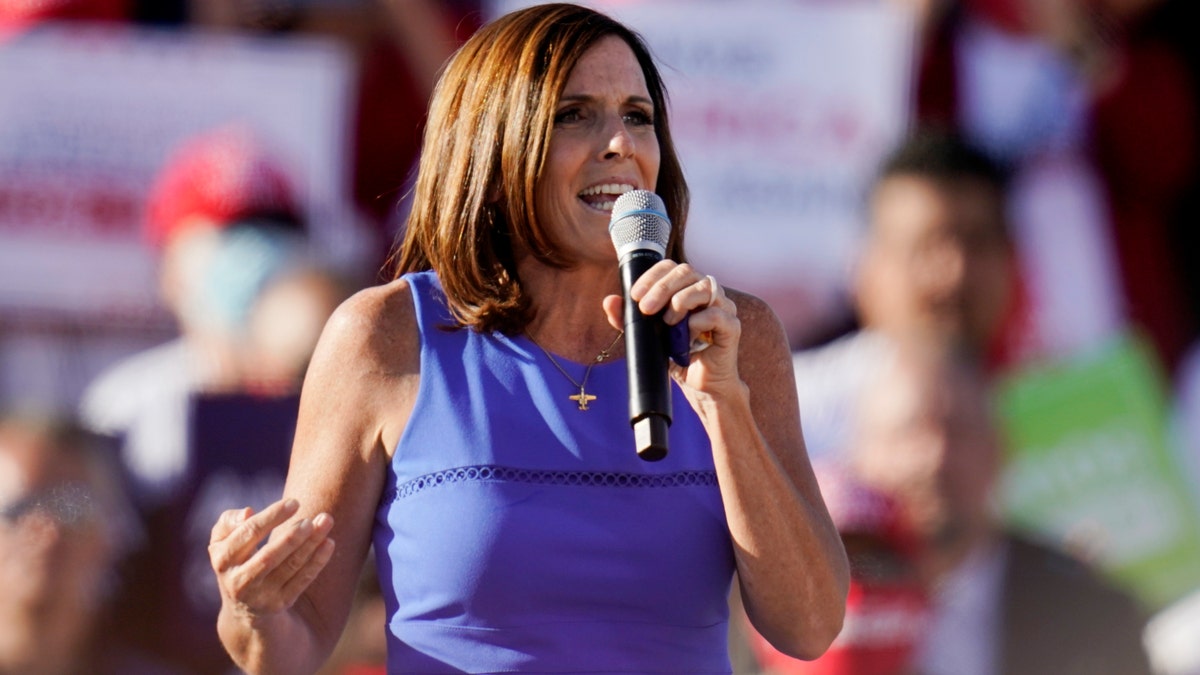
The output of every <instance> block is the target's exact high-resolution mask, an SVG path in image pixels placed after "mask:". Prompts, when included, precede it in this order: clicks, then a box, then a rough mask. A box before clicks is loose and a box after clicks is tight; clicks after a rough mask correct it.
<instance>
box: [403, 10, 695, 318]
mask: <svg viewBox="0 0 1200 675" xmlns="http://www.w3.org/2000/svg"><path fill="white" fill-rule="evenodd" d="M609 35H614V36H617V37H619V38H621V39H622V40H624V41H625V42H626V43H627V44H628V45H629V46H630V48H631V49H632V50H633V53H634V54H635V55H636V57H637V60H638V63H639V65H640V66H641V69H642V73H643V75H644V76H645V78H646V87H647V89H648V90H649V93H650V98H651V100H652V101H653V103H654V109H655V114H654V127H655V133H656V135H657V137H658V143H659V148H660V153H661V160H660V163H659V172H658V178H657V191H658V194H659V196H661V197H662V199H663V202H664V203H665V204H666V207H667V215H668V216H669V217H670V219H671V222H672V224H673V227H672V232H671V241H670V242H669V243H668V247H667V256H668V257H670V258H672V259H674V260H677V261H680V262H682V261H683V260H684V255H683V232H684V223H685V221H686V218H687V206H688V189H687V184H686V182H685V181H684V177H683V169H682V167H681V166H680V164H679V159H678V157H677V155H676V153H675V146H674V144H673V143H672V141H671V134H670V130H669V126H668V124H667V99H666V89H665V87H664V85H663V82H662V78H661V76H660V75H659V72H658V70H657V68H656V67H655V65H654V62H653V58H652V57H651V55H650V52H649V49H648V48H647V47H646V45H645V43H644V42H643V40H642V39H641V37H640V36H638V35H637V34H636V33H635V32H633V31H631V30H630V29H628V28H626V27H625V26H623V25H621V24H620V23H617V22H616V21H614V20H613V19H611V18H609V17H607V16H605V15H603V14H600V13H598V12H595V11H593V10H590V9H586V8H583V7H579V6H576V5H570V4H549V5H539V6H535V7H530V8H528V9H524V10H518V11H515V12H512V13H510V14H507V15H505V16H503V17H501V18H499V19H497V20H496V21H494V22H492V23H490V24H488V25H486V26H484V27H483V28H481V29H480V30H479V31H478V32H476V33H475V35H474V36H472V37H471V39H470V40H468V41H467V42H466V44H464V45H463V46H462V47H461V48H460V49H459V50H458V52H457V53H456V54H455V55H454V57H453V58H452V59H451V60H450V62H449V64H448V65H447V67H446V70H445V72H444V73H443V74H442V76H441V78H440V79H439V81H438V84H437V86H436V87H435V89H434V92H433V97H432V99H431V101H430V106H429V118H428V121H427V125H426V129H425V139H424V149H423V151H422V155H421V162H420V165H419V167H418V173H417V182H416V188H415V192H414V195H413V207H412V211H411V212H410V214H409V217H408V223H407V225H406V230H405V233H404V238H403V241H402V242H401V244H400V249H399V251H398V252H397V253H396V254H393V261H394V263H395V276H396V277H399V276H400V275H402V274H404V273H406V272H415V271H422V270H429V269H432V270H435V271H436V272H437V273H438V277H439V279H440V280H441V283H442V288H443V289H444V290H445V293H446V297H447V300H448V302H449V305H450V311H451V312H452V313H453V315H454V318H455V320H456V321H457V322H458V323H459V325H461V326H467V327H471V328H474V329H476V330H481V331H490V330H499V331H502V332H505V333H508V334H515V333H519V332H521V331H522V330H524V328H525V326H526V325H527V324H528V323H529V321H530V320H531V319H532V318H533V317H532V310H531V307H530V304H529V299H528V298H527V297H526V296H525V294H524V293H523V292H522V288H521V282H520V279H519V278H518V277H517V270H516V264H515V257H514V251H515V250H528V251H529V252H530V253H531V254H532V255H533V256H534V257H536V258H537V259H538V260H539V261H541V262H543V263H545V264H547V265H551V266H554V267H558V268H566V267H568V266H570V265H571V264H572V261H571V260H570V259H568V258H567V256H565V255H564V254H563V253H562V252H561V251H559V250H557V248H556V247H555V245H554V240H553V238H552V237H551V235H550V234H549V233H548V232H547V231H546V229H545V227H544V226H543V225H542V224H541V223H539V222H538V220H537V215H536V213H535V209H534V193H535V189H536V187H537V184H538V179H539V177H540V176H541V172H542V167H543V165H544V162H545V156H546V148H547V146H548V144H549V140H550V134H551V132H552V131H553V126H554V125H553V121H554V111H555V109H556V107H557V106H558V101H559V96H560V95H561V93H562V89H563V87H564V86H565V85H566V81H567V78H568V77H569V76H570V74H571V70H572V69H573V68H574V67H575V64H576V63H577V62H578V61H579V59H580V57H581V56H582V55H583V54H584V52H586V51H587V50H588V49H589V48H590V47H591V46H592V45H594V44H595V43H596V42H597V41H598V40H600V39H601V38H603V37H606V36H609Z"/></svg>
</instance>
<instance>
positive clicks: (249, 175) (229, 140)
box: [0, 0, 303, 247]
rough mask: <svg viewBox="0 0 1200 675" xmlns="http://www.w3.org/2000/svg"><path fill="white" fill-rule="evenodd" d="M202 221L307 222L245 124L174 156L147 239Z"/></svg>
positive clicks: (153, 203) (284, 178)
mask: <svg viewBox="0 0 1200 675" xmlns="http://www.w3.org/2000/svg"><path fill="white" fill-rule="evenodd" d="M0 1H2V0H0ZM196 218H200V219H203V220H205V221H208V222H209V223H211V224H212V225H215V226H217V227H224V226H227V225H230V224H232V223H235V222H239V221H244V220H248V219H271V220H277V221H282V222H290V223H293V224H296V225H299V224H301V223H302V222H303V221H302V218H301V216H300V206H299V199H298V197H297V194H296V190H295V186H294V184H293V182H292V179H291V176H290V175H289V174H288V172H287V171H286V170H285V168H284V166H283V165H282V164H281V163H280V162H279V160H278V158H277V157H275V156H274V155H272V154H271V153H270V152H269V151H268V149H267V148H266V146H265V145H264V144H263V142H262V141H261V139H259V138H258V137H257V136H256V135H255V134H254V133H253V132H252V131H251V130H249V129H248V128H246V127H244V126H241V125H234V126H228V127H221V128H219V129H216V130H214V131H211V132H207V133H204V134H201V135H199V136H196V137H193V138H191V139H189V140H187V141H185V142H184V143H183V144H182V145H180V146H179V147H178V148H177V149H176V150H175V151H174V152H173V153H172V154H171V155H170V156H169V157H168V159H167V162H166V164H165V166H164V167H163V169H162V170H161V171H160V172H159V175H158V178H157V179H156V180H155V182H154V185H153V186H152V187H151V189H150V194H149V197H148V199H147V204H146V230H145V234H146V239H147V240H148V241H149V242H150V243H151V244H152V245H154V246H156V247H160V246H162V245H164V244H165V243H166V242H167V241H169V240H170V239H171V237H173V236H174V235H175V234H176V233H177V232H178V231H179V229H180V227H182V226H185V225H186V224H187V223H189V222H194V220H195V219H196Z"/></svg>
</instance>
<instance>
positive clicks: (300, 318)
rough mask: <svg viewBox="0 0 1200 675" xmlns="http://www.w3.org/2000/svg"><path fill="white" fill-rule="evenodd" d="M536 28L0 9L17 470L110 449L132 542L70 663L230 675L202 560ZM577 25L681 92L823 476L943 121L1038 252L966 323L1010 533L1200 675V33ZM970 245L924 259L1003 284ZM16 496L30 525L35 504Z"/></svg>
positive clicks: (728, 232) (987, 6)
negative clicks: (464, 92)
mask: <svg viewBox="0 0 1200 675" xmlns="http://www.w3.org/2000/svg"><path fill="white" fill-rule="evenodd" d="M524 4H529V3H527V2H516V1H508V0H157V1H151V0H0V92H2V94H0V411H5V414H6V415H11V416H13V417H14V418H16V419H23V420H26V422H23V423H22V424H21V425H17V427H16V428H21V429H26V428H32V429H34V430H40V431H37V433H32V432H30V433H26V432H22V433H21V434H17V435H16V436H19V437H20V438H21V439H27V438H29V437H31V434H32V437H37V438H42V439H43V440H42V441H38V442H37V443H32V442H26V441H24V440H23V441H22V444H20V447H22V448H26V447H32V446H38V447H42V446H62V445H64V444H66V445H70V444H75V445H79V443H76V442H75V441H74V440H71V441H69V442H68V441H67V440H63V439H64V438H66V436H63V435H62V434H59V435H57V436H56V435H54V434H50V433H49V432H46V431H45V429H46V428H48V427H47V423H45V422H44V421H43V422H38V423H37V424H33V423H31V422H29V420H30V419H37V420H44V419H45V417H46V416H47V415H50V416H52V417H54V418H55V419H58V422H57V424H60V425H61V424H74V425H78V426H79V427H80V429H79V431H80V432H81V433H87V434H97V435H98V437H100V438H102V439H108V441H107V442H105V443H96V444H94V445H97V446H105V447H99V449H98V450H97V452H98V453H100V454H101V455H104V456H106V457H110V458H111V459H112V461H113V466H114V467H115V470H116V471H117V473H119V474H120V475H121V480H122V481H123V482H124V483H123V484H125V485H127V486H128V487H127V493H128V500H127V501H128V504H127V505H126V506H123V507H122V508H123V509H126V510H127V511H128V512H129V513H132V514H136V517H133V516H130V517H128V518H126V519H125V520H128V521H129V523H128V526H127V527H124V528H122V533H121V535H120V537H117V540H118V541H117V543H113V544H112V546H109V547H105V548H104V553H103V555H99V554H98V555H96V556H95V559H96V565H98V566H99V567H100V568H101V569H100V571H99V572H96V574H100V575H101V576H103V577H104V578H105V579H107V580H108V582H107V583H106V585H105V589H106V590H105V592H103V593H100V594H98V595H97V597H98V598H102V599H96V598H91V596H89V598H90V599H87V600H86V601H87V602H89V603H92V604H94V605H96V606H97V607H98V609H97V610H96V615H97V616H98V617H105V618H107V619H109V620H107V621H105V620H103V619H98V620H97V621H96V624H97V625H96V626H94V627H93V630H81V631H80V634H81V635H83V636H84V637H80V638H78V640H77V641H76V646H72V647H70V648H63V650H64V651H66V652H72V651H77V652H78V653H79V654H91V653H93V652H94V651H95V650H97V649H98V647H97V646H96V645H97V643H98V642H101V641H103V642H106V643H108V644H117V645H121V650H120V651H121V653H120V654H117V655H115V656H114V655H112V654H105V656H104V659H108V660H106V661H104V663H109V662H112V663H119V664H121V665H120V666H119V667H114V669H113V670H112V671H111V672H132V673H137V672H147V673H154V672H162V673H189V672H198V673H221V672H228V671H229V665H228V663H227V662H226V661H225V660H224V658H223V654H222V653H221V652H220V647H219V645H218V644H216V643H215V635H213V634H212V630H211V626H212V623H211V620H212V617H213V616H214V615H215V614H214V612H215V609H214V608H215V606H216V604H215V603H216V602H217V600H216V598H215V584H214V583H213V581H212V579H211V578H210V577H211V572H210V571H209V570H208V568H207V555H206V553H205V548H204V547H205V546H206V544H207V536H208V528H209V527H210V526H211V523H212V522H213V520H214V519H215V517H216V514H218V513H220V512H221V511H222V510H224V509H225V508H230V507H232V506H240V505H244V504H251V505H254V504H266V503H269V502H270V501H272V500H273V499H274V498H275V497H276V496H277V495H278V493H279V490H280V489H281V486H282V479H283V475H284V471H285V468H286V457H287V451H288V447H289V444H290V436H291V432H292V429H293V425H294V415H295V405H296V396H297V392H298V386H299V382H300V380H301V378H302V377H303V372H304V368H305V365H306V363H307V358H308V356H309V353H310V352H311V349H312V346H313V344H314V342H315V339H316V336H317V334H318V333H319V330H320V327H321V325H322V324H323V322H324V320H325V318H326V317H327V316H328V314H329V312H331V311H332V309H333V307H335V306H336V305H337V303H338V302H340V301H341V300H342V299H344V298H345V297H347V296H348V295H349V294H350V293H352V292H353V291H354V290H356V289H359V288H362V287H364V286H367V285H371V284H375V283H379V282H381V281H383V280H385V279H387V278H388V277H389V276H390V275H389V274H388V273H387V272H386V270H385V269H384V268H385V261H386V259H387V255H388V252H389V250H390V247H391V245H392V243H393V241H394V240H395V239H396V236H397V234H398V233H399V231H400V229H401V227H402V223H403V217H404V213H405V197H406V194H407V183H408V181H409V179H410V178H411V175H410V174H411V170H412V167H413V166H414V162H415V160H416V158H417V155H418V153H419V151H420V137H421V129H422V125H423V120H424V115H425V106H426V102H427V100H428V97H429V94H430V92H431V90H432V87H433V84H434V82H435V80H436V77H437V75H438V72H439V69H440V67H441V65H442V64H443V63H444V61H445V60H446V58H448V57H449V55H450V54H451V53H452V52H453V50H454V49H455V48H456V47H457V46H458V45H459V44H461V43H462V41H463V40H465V39H466V38H467V37H469V36H470V35H471V33H472V32H473V31H474V30H475V29H476V28H477V27H478V26H479V25H480V24H481V23H482V22H484V21H486V20H487V19H488V18H490V17H491V16H493V15H495V14H497V13H500V12H504V11H507V10H510V9H513V8H516V7H518V6H521V5H524ZM587 4H590V5H592V6H596V7H598V8H601V9H604V10H606V11H610V12H611V13H612V14H614V15H615V16H616V17H617V18H619V19H621V20H624V21H625V22H627V23H628V24H629V25H631V26H633V27H634V28H636V29H637V30H638V31H639V32H641V33H642V34H643V35H644V36H645V38H646V39H647V41H648V42H649V44H650V46H651V48H652V49H653V51H654V52H655V54H656V56H657V57H658V58H659V60H660V63H661V65H662V68H663V71H664V74H665V76H666V80H667V86H668V90H669V94H670V98H671V102H672V108H671V110H670V116H671V125H672V130H673V134H674V137H675V141H676V144H677V146H678V147H679V149H680V153H681V155H682V159H683V162H684V167H685V171H686V173H687V176H688V180H689V184H690V186H691V189H692V194H693V203H692V208H691V212H690V216H689V220H688V240H689V254H690V256H691V257H692V259H693V261H694V262H695V263H696V264H697V265H698V266H702V268H703V269H704V270H705V271H712V272H713V274H714V275H716V276H717V277H718V278H720V279H722V281H723V282H724V283H726V284H727V285H730V286H734V287H738V288H741V289H744V290H747V291H750V292H753V293H755V294H757V295H760V296H761V297H763V298H765V299H766V300H767V301H768V302H770V304H771V305H772V306H773V307H774V308H775V310H776V312H777V313H778V314H779V316H780V318H781V319H782V320H783V322H784V325H785V327H786V329H787V331H788V335H789V337H790V339H791V341H792V347H793V349H794V350H795V352H796V353H797V356H798V361H797V378H798V386H799V387H800V389H801V391H800V393H801V400H802V407H801V412H802V418H803V419H804V424H805V427H806V437H807V438H808V439H809V445H810V452H811V453H812V454H813V455H814V459H816V458H819V457H824V456H826V455H830V456H832V455H835V454H837V453H838V452H839V444H841V443H845V441H839V440H838V434H837V433H836V432H828V433H827V431H828V429H829V428H830V427H831V426H832V427H836V426H837V425H839V424H840V425H843V426H845V425H849V424H851V422H849V421H848V420H846V419H842V418H841V417H839V414H840V413H839V412H838V411H837V410H835V409H833V407H831V406H826V405H825V404H824V403H823V401H824V399H823V398H822V396H823V395H824V393H825V392H827V391H829V390H836V389H838V388H839V387H841V386H842V384H841V382H840V378H844V377H853V375H847V374H846V373H845V372H843V371H840V370H835V369H821V368H815V369H813V368H808V367H804V366H803V365H802V361H803V360H804V358H805V357H804V355H806V354H810V353H816V352H817V351H819V350H821V349H822V348H825V347H827V346H829V345H831V344H836V343H837V341H838V340H839V339H842V338H844V337H845V336H847V335H849V334H852V333H854V332H856V331H858V330H860V329H864V328H870V327H871V326H870V324H871V320H870V318H871V317H869V316H865V315H864V312H863V306H862V305H863V299H862V297H861V296H860V293H861V289H860V288H859V287H858V285H857V284H858V281H857V276H856V275H858V274H860V273H861V271H862V268H863V265H864V262H863V260H864V254H865V251H867V249H868V240H869V239H870V232H871V226H870V222H869V221H870V220H871V215H870V209H869V201H870V199H869V195H870V190H871V187H872V185H873V182H874V180H875V178H876V176H877V173H878V171H879V169H880V164H881V162H882V161H883V160H884V159H885V157H887V156H888V155H889V153H890V152H891V151H892V150H893V149H895V148H896V147H897V146H898V145H899V144H901V142H902V141H904V140H905V139H906V138H908V137H909V136H910V135H911V134H912V133H913V132H914V131H915V130H918V129H924V128H929V127H937V128H939V129H943V130H949V131H952V132H954V133H955V134H957V135H959V136H961V137H962V138H963V139H965V140H966V141H967V142H969V143H971V144H973V145H974V146H976V147H977V148H978V149H980V150H981V151H982V152H983V153H985V154H986V155H987V156H988V157H989V158H990V159H991V161H993V162H994V163H995V164H996V165H997V166H999V167H1001V169H1002V170H1003V172H1004V174H1005V177H1006V183H1005V193H1004V194H1005V196H1004V212H1005V216H1006V225H1005V236H1006V237H1007V238H1008V239H1009V240H1010V243H1008V244H1006V246H1010V247H1011V257H1010V258H1006V260H1007V262H1005V263H1004V265H1003V268H1004V269H1003V270H1002V273H1000V272H998V273H997V274H1002V275H1001V276H997V277H996V279H1001V280H1000V281H995V282H994V283H993V287H1001V291H1000V292H997V293H995V294H993V295H990V296H989V295H987V294H982V295H979V296H971V297H966V298H964V299H963V300H962V302H964V303H975V305H978V307H975V308H974V309H968V310H964V311H970V312H974V311H979V312H982V313H985V314H989V315H994V316H995V317H996V318H995V321H994V323H995V326H993V327H992V329H990V331H989V332H988V334H987V335H986V336H983V337H982V338H981V352H982V358H983V360H984V362H985V365H986V368H987V371H988V373H989V382H990V386H991V387H992V389H993V392H992V393H993V394H994V399H995V409H996V415H997V419H998V424H999V427H1000V430H1001V432H1002V433H1001V435H1002V437H1003V439H1004V448H1003V449H1004V453H1005V465H1004V471H1003V476H1002V480H1001V481H1000V486H1001V487H1000V488H999V489H998V497H997V503H996V504H995V508H996V510H997V512H998V513H1000V514H1001V516H1002V517H1003V519H1004V520H1005V521H1006V522H1007V523H1009V524H1011V525H1012V526H1013V527H1017V528H1020V529H1022V530H1024V531H1029V532H1035V533H1038V534H1039V535H1040V536H1043V537H1045V538H1046V539H1047V540H1050V541H1053V542H1055V543H1056V544H1058V545H1060V546H1061V547H1062V548H1063V550H1065V551H1069V552H1071V553H1072V554H1073V555H1077V556H1079V557H1080V558H1081V559H1085V560H1087V561H1088V562H1089V563H1091V564H1095V565H1096V566H1097V567H1098V568H1099V569H1101V570H1103V572H1104V573H1105V574H1106V575H1107V577H1108V578H1110V579H1111V580H1112V581H1113V583H1115V584H1117V585H1119V586H1121V587H1123V588H1124V589H1126V590H1128V591H1129V592H1130V593H1131V594H1133V595H1134V596H1135V597H1136V598H1137V599H1138V601H1139V602H1140V603H1141V604H1142V605H1143V607H1144V608H1145V610H1146V612H1147V614H1148V615H1152V616H1154V617H1155V619H1154V621H1152V622H1151V623H1150V624H1149V626H1150V627H1149V629H1148V630H1147V632H1146V636H1145V639H1146V644H1147V646H1148V649H1149V651H1150V653H1151V657H1152V659H1153V661H1154V664H1155V667H1156V669H1157V670H1158V671H1159V672H1160V673H1162V674H1164V675H1176V674H1180V673H1200V607H1198V605H1200V599H1197V598H1200V596H1197V595H1196V593H1197V591H1198V590H1200V506H1198V505H1200V350H1197V345H1200V342H1198V340H1200V227H1198V226H1200V60H1198V59H1200V56H1198V54H1197V46H1198V45H1200V39H1198V38H1200V23H1197V22H1196V21H1195V20H1194V19H1187V18H1186V17H1187V16H1191V12H1189V10H1187V9H1186V8H1187V7H1188V6H1191V5H1192V4H1194V3H1191V2H1188V0H840V1H835V0H746V1H742V2H732V1H728V0H725V1H722V0H693V1H691V2H683V1H681V0H675V1H672V2H650V1H645V2H641V1H638V0H609V1H607V2H590V3H587ZM971 245H972V244H970V243H969V242H968V243H967V244H964V246H965V247H966V248H965V249H964V251H965V252H964V253H963V254H962V256H961V259H956V260H955V261H950V262H946V260H945V259H944V258H939V257H937V256H932V257H921V256H922V255H923V254H921V252H920V251H919V250H917V249H914V250H913V252H912V254H911V256H910V257H911V260H909V263H908V264H911V265H914V266H916V267H919V268H920V269H921V270H927V269H935V270H937V269H941V267H939V266H945V265H951V266H953V265H962V266H964V269H965V270H966V271H960V273H961V274H962V275H963V276H964V277H966V276H969V275H970V274H976V275H977V276H979V275H985V274H989V273H990V272H988V271H987V269H988V268H986V265H987V263H986V262H981V260H982V259H981V258H979V257H977V256H976V257H972V256H973V254H972V249H970V247H971ZM898 278H899V277H898ZM885 283H892V282H885ZM895 283H897V284H899V283H901V282H900V281H896V282H895ZM981 283H982V282H981ZM806 389H808V390H810V392H811V391H816V392H817V394H814V395H809V394H806ZM810 399H811V400H812V403H811V404H808V403H806V402H808V401H809V400H810ZM810 422H811V428H810ZM30 425H32V426H30ZM50 426H53V425H50ZM53 428H59V427H53ZM16 436H14V437H16ZM4 438H5V436H4V435H3V434H0V450H4V452H9V451H10V449H6V448H5V447H4V445H3V443H4V441H3V439H4ZM47 438H49V439H51V440H45V439H47ZM70 438H75V437H73V436H72V437H70ZM31 443H32V445H31ZM13 447H16V445H14V446H13ZM11 451H12V452H16V451H15V450H11ZM22 452H25V451H22ZM21 456H22V457H24V456H25V455H21ZM14 466H16V465H14ZM21 466H24V465H21ZM0 471H11V472H13V473H12V475H13V476H14V478H13V479H12V480H8V481H6V480H5V477H4V476H0V488H3V489H4V490H6V491H3V492H0V502H3V503H2V504H0V506H3V508H4V518H5V522H6V523H8V524H7V525H5V527H16V526H17V525H18V524H19V522H20V518H21V513H23V512H20V511H19V510H17V511H14V510H13V507H12V505H13V504H17V503H20V500H21V498H22V496H23V495H24V494H25V493H27V492H30V490H32V489H33V488H31V487H29V486H31V485H35V484H36V483H37V480H35V479H34V478H28V479H27V480H26V479H18V478H15V476H18V475H19V474H18V473H17V472H18V471H19V469H10V468H9V467H8V466H7V465H0ZM31 471H32V470H31ZM35 474H36V475H41V474H38V473H37V472H33V473H30V476H33V475H35ZM20 475H23V474H20ZM10 487H11V489H10ZM89 503H91V502H89ZM122 512H123V513H124V512H125V511H122ZM122 522H124V521H122ZM4 541H5V540H3V539H0V545H5V544H4ZM118 543H119V545H117V544H118ZM113 551H119V553H120V554H119V555H117V554H115V553H113ZM0 553H3V551H0ZM64 573H65V572H64ZM373 589H374V590H373ZM377 600H378V596H377V589H375V586H374V580H373V578H372V577H371V575H370V573H369V571H367V572H365V573H364V581H363V597H362V602H361V608H360V609H361V616H360V614H358V613H356V615H355V619H354V622H355V623H354V624H353V625H360V623H361V625H365V626H368V629H367V631H366V632H365V633H363V634H360V633H358V632H357V631H353V630H352V631H348V634H347V635H348V638H347V645H346V646H345V647H344V648H343V650H342V651H339V653H338V657H337V658H336V659H335V663H333V664H331V666H330V670H329V672H331V673H333V672H360V671H361V672H367V671H368V670H369V669H370V668H378V664H379V661H378V657H379V649H381V640H382V633H381V632H380V631H378V630H377V629H376V628H372V626H377V625H378V624H377V623H372V620H374V621H380V620H381V619H380V618H378V617H379V611H380V610H379V606H378V602H377ZM79 601H80V602H83V601H84V600H79ZM17 616H26V617H27V618H26V619H17V618H6V617H17ZM29 616H31V614H29V613H28V612H26V614H24V615H19V614H18V613H12V614H8V613H4V614H0V621H8V622H9V625H15V623H16V622H18V621H22V620H32V619H28V617H29ZM113 617H116V618H113ZM364 617H365V618H364ZM5 628H6V626H4V625H0V632H3V631H4V630H5ZM35 633H37V631H36V630H33V631H29V634H35ZM376 633H378V635H376ZM88 635H91V637H88ZM99 635H103V636H105V637H104V640H100V639H99V638H97V637H95V636H99ZM29 644H33V643H32V642H30V643H29ZM29 644H27V645H26V647H25V649H26V650H27V651H30V652H31V653H42V654H44V653H45V651H46V650H47V649H51V647H48V646H46V645H45V644H43V645H41V646H37V645H34V646H29ZM55 649H57V648H55ZM0 651H3V650H2V649H0ZM17 651H19V650H17ZM102 651H106V652H108V651H112V650H107V649H106V650H102ZM185 655H186V656H185ZM14 659H15V657H14ZM37 662H38V659H34V660H33V661H25V662H22V661H20V660H13V661H11V663H17V664H19V663H26V665H25V666H22V667H18V666H12V667H9V666H7V665H6V664H7V663H10V661H7V660H5V657H3V656H2V655H0V673H8V672H94V671H91V670H90V669H80V666H79V665H78V664H80V663H87V662H88V661H86V660H84V661H78V662H77V663H76V665H74V666H71V665H68V666H66V667H65V669H63V668H61V667H58V666H55V667H54V668H52V667H51V666H50V665H47V664H43V666H44V669H40V670H39V669H37V668H35V667H34V666H33V665H29V664H30V663H37ZM97 662H98V661H93V663H97ZM38 668H41V666H39V667H38ZM55 668H57V669H55ZM356 669H358V670H356ZM373 672H378V671H373Z"/></svg>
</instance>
